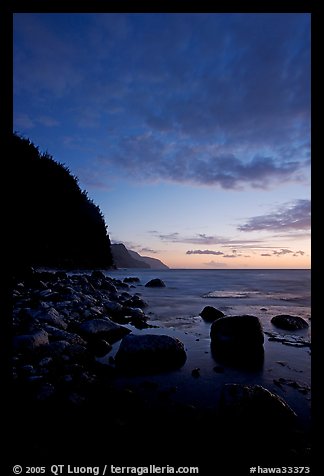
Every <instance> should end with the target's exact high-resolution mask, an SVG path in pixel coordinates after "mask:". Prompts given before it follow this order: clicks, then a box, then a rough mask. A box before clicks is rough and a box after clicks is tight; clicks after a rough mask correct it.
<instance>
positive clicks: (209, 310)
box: [199, 306, 225, 322]
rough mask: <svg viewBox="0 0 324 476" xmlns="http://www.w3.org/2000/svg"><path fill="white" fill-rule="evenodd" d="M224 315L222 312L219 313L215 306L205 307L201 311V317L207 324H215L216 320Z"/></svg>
mask: <svg viewBox="0 0 324 476" xmlns="http://www.w3.org/2000/svg"><path fill="white" fill-rule="evenodd" d="M224 315H225V314H224V313H223V312H222V311H219V310H218V309H216V308H215V307H213V306H205V307H204V309H203V310H202V311H201V313H200V314H199V316H201V317H202V318H203V319H204V321H207V322H214V321H216V319H219V318H220V317H224Z"/></svg>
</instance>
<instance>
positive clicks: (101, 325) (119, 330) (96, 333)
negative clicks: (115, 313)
mask: <svg viewBox="0 0 324 476" xmlns="http://www.w3.org/2000/svg"><path fill="white" fill-rule="evenodd" d="M79 332H80V334H81V335H82V336H84V337H85V338H86V339H93V338H97V337H98V338H102V339H105V340H107V341H108V342H109V343H110V344H112V343H113V342H117V341H118V340H119V339H121V338H122V337H123V336H124V335H125V334H128V333H129V332H130V330H129V329H127V328H126V327H123V326H120V325H118V324H116V323H114V322H112V321H111V320H110V319H106V318H102V319H91V320H89V321H84V322H83V323H82V324H80V325H79Z"/></svg>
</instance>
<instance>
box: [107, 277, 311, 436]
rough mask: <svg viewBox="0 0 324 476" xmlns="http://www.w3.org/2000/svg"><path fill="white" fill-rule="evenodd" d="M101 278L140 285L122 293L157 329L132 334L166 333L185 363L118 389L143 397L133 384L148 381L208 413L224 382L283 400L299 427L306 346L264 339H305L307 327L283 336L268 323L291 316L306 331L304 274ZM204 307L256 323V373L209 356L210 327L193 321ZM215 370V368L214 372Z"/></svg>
mask: <svg viewBox="0 0 324 476" xmlns="http://www.w3.org/2000/svg"><path fill="white" fill-rule="evenodd" d="M106 274H107V275H108V276H111V277H114V278H118V279H123V278H125V277H130V276H134V277H135V276H136V277H139V278H140V280H141V282H140V283H136V284H135V285H134V287H133V288H131V290H130V292H132V293H136V292H137V293H140V294H141V296H142V297H143V298H144V299H145V300H146V301H147V302H148V304H149V306H148V307H147V308H146V309H145V312H146V314H147V315H148V316H149V317H150V320H149V323H150V324H152V325H155V326H158V327H156V328H152V329H146V330H142V331H140V330H136V329H134V327H130V329H131V330H132V332H134V333H143V332H146V333H154V334H161V333H162V334H167V335H171V336H174V337H177V338H179V339H180V340H181V341H182V342H183V343H184V344H185V348H186V350H187V361H186V363H185V364H184V366H183V367H182V368H181V369H178V370H176V371H173V372H166V373H163V374H160V375H154V376H149V377H148V376H140V377H138V376H137V377H129V376H128V377H125V378H124V379H123V378H121V379H120V383H121V384H125V383H127V385H128V386H133V387H134V388H136V389H137V390H138V391H143V392H145V391H147V390H143V389H142V387H141V385H142V384H143V381H146V380H147V379H149V380H151V381H153V382H154V383H156V384H157V385H158V387H159V389H160V391H172V392H173V394H172V398H173V399H174V400H179V401H186V402H188V403H190V404H193V405H195V406H197V407H208V408H213V407H214V406H215V405H217V402H218V400H219V396H220V392H221V389H222V386H223V384H225V383H243V384H244V383H245V384H259V385H263V386H264V387H265V388H268V389H269V390H270V391H273V392H275V393H277V394H278V395H279V396H281V397H283V398H284V399H285V400H286V401H287V402H288V404H289V405H290V406H291V407H292V408H293V410H294V411H295V412H296V413H297V414H298V415H299V417H300V420H301V422H302V424H303V425H305V427H307V426H308V425H309V421H310V403H311V402H310V391H309V387H310V384H311V356H310V348H309V346H305V347H294V346H291V345H285V344H282V343H281V342H276V341H269V340H268V339H269V337H271V336H270V335H269V334H267V333H271V334H273V333H275V335H277V336H285V337H286V338H288V340H290V341H291V343H294V342H296V339H297V340H298V339H299V340H300V341H302V342H305V343H306V344H307V343H308V342H309V341H310V337H311V331H310V327H309V329H306V330H300V331H294V332H291V331H283V330H280V329H278V328H275V327H274V326H273V325H272V324H271V322H270V321H271V318H272V317H273V316H275V315H277V314H292V315H297V316H300V317H303V318H305V319H306V320H307V322H308V323H309V325H310V323H311V321H310V317H311V308H310V271H309V270H138V269H135V270H117V271H110V272H107V273H106ZM153 278H161V279H162V280H163V281H164V282H165V284H166V287H165V288H146V287H145V284H146V283H147V282H148V281H149V280H150V279H153ZM207 305H210V306H214V307H216V308H217V309H220V310H221V311H223V312H224V313H225V314H226V315H239V314H252V315H255V316H258V317H259V318H260V321H261V323H262V326H263V329H264V331H265V333H266V334H265V343H264V349H265V355H264V362H263V366H262V367H261V368H258V369H254V370H253V369H245V368H240V369H239V368H235V367H233V366H229V365H228V364H226V365H225V364H224V363H223V362H219V361H218V360H217V359H216V358H215V356H214V355H213V354H212V352H211V348H210V337H209V332H210V323H206V322H204V321H203V320H202V318H201V317H200V316H199V313H200V312H201V310H202V309H203V308H204V307H205V306H207ZM118 347H119V343H116V344H115V345H114V348H113V351H112V353H110V354H108V356H107V357H106V358H103V359H101V360H102V361H103V362H104V361H105V359H107V361H108V358H109V357H110V356H113V355H114V353H115V352H116V351H117V350H118ZM215 367H218V372H216V371H215V370H214V368H215ZM219 367H221V369H220V368H219ZM197 368H198V369H199V374H200V376H199V377H198V378H194V377H193V376H192V374H191V372H192V370H193V369H197ZM219 370H221V372H219ZM279 378H283V379H286V382H285V383H284V384H281V385H280V384H279V385H278V379H279ZM287 382H288V383H287ZM293 382H296V383H297V384H298V385H299V387H296V385H294V384H293ZM289 383H290V384H292V386H291V385H290V384H289ZM303 388H304V390H303ZM141 389H142V390H141ZM305 389H306V390H305Z"/></svg>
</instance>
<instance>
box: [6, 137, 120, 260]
mask: <svg viewBox="0 0 324 476" xmlns="http://www.w3.org/2000/svg"><path fill="white" fill-rule="evenodd" d="M11 145H12V147H11V157H10V163H9V182H8V185H9V189H10V202H11V203H10V205H11V207H12V209H11V211H10V214H11V217H12V224H11V234H10V237H11V245H12V251H13V256H12V260H13V263H14V266H15V267H18V269H19V268H21V267H24V266H30V265H32V266H44V267H58V268H78V267H79V268H110V267H112V266H113V258H112V254H111V248H110V239H109V235H108V233H107V228H106V224H105V220H104V217H103V215H102V213H101V211H100V209H99V207H98V206H97V205H95V204H94V203H93V201H92V200H91V199H90V198H89V197H88V195H87V192H85V191H82V190H81V189H80V187H79V185H78V179H77V178H76V177H75V176H73V175H72V174H71V172H70V170H69V169H68V168H67V167H66V166H65V165H62V164H60V163H58V162H56V161H55V160H54V159H53V158H52V157H51V156H50V155H49V154H48V153H45V154H42V153H40V151H39V149H38V147H36V146H35V145H34V144H32V142H30V141H29V140H28V139H24V138H21V137H19V136H18V135H16V134H14V135H13V136H12V143H11Z"/></svg>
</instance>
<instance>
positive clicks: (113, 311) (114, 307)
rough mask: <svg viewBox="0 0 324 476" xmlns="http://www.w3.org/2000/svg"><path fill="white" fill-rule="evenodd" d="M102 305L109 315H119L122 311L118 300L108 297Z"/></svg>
mask: <svg viewBox="0 0 324 476" xmlns="http://www.w3.org/2000/svg"><path fill="white" fill-rule="evenodd" d="M104 306H105V309H106V310H107V311H108V313H109V315H111V316H119V315H120V314H121V313H122V311H123V306H122V305H121V304H120V303H119V302H115V301H109V300H108V299H106V300H105V301H104Z"/></svg>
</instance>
